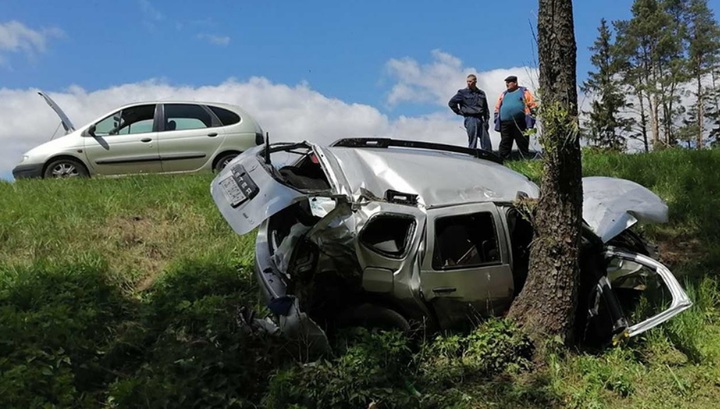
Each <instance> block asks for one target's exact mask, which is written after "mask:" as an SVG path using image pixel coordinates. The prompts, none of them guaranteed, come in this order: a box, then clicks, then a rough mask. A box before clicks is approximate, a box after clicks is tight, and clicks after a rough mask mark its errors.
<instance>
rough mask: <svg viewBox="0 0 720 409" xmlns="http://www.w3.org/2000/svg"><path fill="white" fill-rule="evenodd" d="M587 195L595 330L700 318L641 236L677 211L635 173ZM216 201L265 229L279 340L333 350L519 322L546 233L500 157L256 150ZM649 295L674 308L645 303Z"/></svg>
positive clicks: (460, 152)
mask: <svg viewBox="0 0 720 409" xmlns="http://www.w3.org/2000/svg"><path fill="white" fill-rule="evenodd" d="M583 190H584V196H585V197H584V205H583V218H584V220H585V228H584V233H583V237H584V239H583V248H582V253H581V254H582V255H581V258H582V259H581V260H580V262H581V268H582V283H581V302H580V309H581V311H580V312H579V314H578V318H579V319H578V320H577V321H578V325H580V327H578V328H579V329H580V333H581V336H582V337H584V339H586V340H590V341H600V340H602V341H606V340H610V339H617V338H618V337H629V336H634V335H637V334H639V333H641V332H643V331H646V330H648V329H650V328H652V327H654V326H657V325H658V324H660V323H662V322H664V321H667V320H668V319H670V318H672V317H673V316H675V315H677V314H679V313H680V312H681V311H683V310H685V309H687V308H689V307H690V306H691V304H692V303H691V301H690V300H689V299H688V297H687V295H686V294H685V292H684V290H683V289H682V287H681V286H680V284H679V283H678V281H677V280H676V279H675V277H674V276H673V274H672V273H671V272H670V271H669V270H668V269H667V268H666V267H665V266H664V265H662V264H661V263H659V262H658V261H657V260H655V259H654V258H653V251H652V248H650V247H649V246H648V245H647V244H646V243H645V242H644V241H643V240H642V239H641V238H640V236H639V235H637V234H635V233H633V232H632V231H631V230H628V228H630V227H631V226H632V225H633V224H635V223H636V222H638V221H644V222H665V221H666V219H667V206H666V205H665V203H664V202H663V201H662V200H661V199H660V198H659V197H658V196H657V195H655V194H654V193H652V192H651V191H650V190H648V189H646V188H644V187H642V186H640V185H638V184H636V183H634V182H631V181H627V180H622V179H615V178H604V177H589V178H584V179H583ZM211 192H212V196H213V199H214V200H215V203H216V204H217V206H218V208H219V210H220V212H221V213H222V215H223V216H224V218H225V219H226V220H227V222H228V223H229V224H230V225H231V226H232V228H233V229H234V230H235V232H237V233H238V234H247V233H250V232H251V231H252V230H253V229H255V228H258V230H257V240H256V248H255V275H256V278H257V281H258V283H259V285H260V288H261V289H262V293H263V295H264V297H265V300H266V301H267V304H268V307H269V309H270V311H272V312H273V314H274V315H275V318H276V319H275V322H276V323H277V325H278V330H279V331H281V332H282V333H285V334H288V335H291V336H292V335H302V336H304V337H310V338H312V339H316V340H319V341H320V342H326V341H323V340H324V338H325V333H324V332H323V331H324V330H327V329H328V328H330V329H332V328H334V327H335V326H338V325H348V324H350V325H368V326H374V327H389V328H398V329H405V330H406V329H408V328H410V326H411V323H412V322H414V321H422V322H425V323H427V324H428V325H430V326H433V327H435V328H440V329H447V328H453V327H458V326H463V325H467V324H468V323H476V322H477V321H478V320H479V319H481V318H482V317H487V316H492V315H501V314H503V313H504V312H506V311H507V309H508V308H509V306H510V303H511V302H512V301H513V298H514V297H515V296H516V295H517V294H518V293H519V291H520V289H521V288H522V286H523V284H524V282H525V278H526V276H527V268H528V257H529V246H530V243H531V241H532V238H533V229H532V225H531V223H530V222H529V221H528V218H527V217H525V216H524V215H523V212H522V211H521V209H520V206H518V203H519V202H518V201H517V199H518V198H524V197H529V198H536V197H538V194H539V189H538V187H537V185H536V184H534V183H533V182H532V181H530V180H529V179H528V178H527V177H525V176H523V175H521V174H519V173H517V172H515V171H513V170H510V169H508V168H506V167H504V166H503V165H502V164H501V163H500V160H499V159H498V158H497V157H495V156H494V155H492V154H490V153H487V152H485V151H481V150H471V149H466V148H461V147H456V146H449V145H440V144H431V143H422V142H411V141H400V140H393V139H382V138H379V139H378V138H356V139H343V140H340V141H338V142H336V143H334V144H333V145H331V146H323V145H318V144H313V143H308V142H303V143H296V144H274V145H266V146H261V147H257V148H254V149H252V150H249V151H247V152H245V153H243V154H242V155H240V156H239V157H238V158H236V159H235V160H234V161H233V162H231V163H230V164H229V165H228V166H227V167H226V168H225V169H224V170H223V171H222V172H221V173H220V174H219V175H218V176H217V177H216V178H215V179H214V181H213V182H212V187H211ZM649 293H653V294H654V295H656V296H659V297H660V301H658V302H657V303H656V304H657V305H656V307H658V308H656V309H655V310H653V311H650V310H648V308H641V309H638V306H637V305H638V300H640V299H641V298H642V297H644V296H646V295H647V294H649ZM643 305H645V307H647V305H648V303H643Z"/></svg>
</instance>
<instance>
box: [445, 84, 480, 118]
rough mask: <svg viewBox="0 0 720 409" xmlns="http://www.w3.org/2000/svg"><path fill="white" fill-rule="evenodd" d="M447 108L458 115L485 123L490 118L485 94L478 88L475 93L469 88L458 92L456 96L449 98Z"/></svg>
mask: <svg viewBox="0 0 720 409" xmlns="http://www.w3.org/2000/svg"><path fill="white" fill-rule="evenodd" d="M448 106H449V107H450V109H452V111H453V112H455V113H456V114H458V115H462V116H474V117H477V118H481V119H482V120H483V121H486V122H487V120H488V118H489V117H490V110H489V108H488V103H487V97H486V96H485V92H484V91H483V90H481V89H479V88H478V89H477V90H475V91H473V90H471V89H470V88H463V89H460V90H458V92H457V94H455V96H454V97H452V98H450V102H448Z"/></svg>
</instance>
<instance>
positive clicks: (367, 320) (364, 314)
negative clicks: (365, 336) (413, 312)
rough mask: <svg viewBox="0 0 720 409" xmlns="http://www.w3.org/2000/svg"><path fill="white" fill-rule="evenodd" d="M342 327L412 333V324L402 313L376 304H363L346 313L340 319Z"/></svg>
mask: <svg viewBox="0 0 720 409" xmlns="http://www.w3.org/2000/svg"><path fill="white" fill-rule="evenodd" d="M338 321H339V322H338V323H339V324H340V326H360V327H366V328H371V329H381V330H387V331H391V330H398V331H402V332H408V331H410V323H409V322H408V320H406V319H405V317H403V316H402V315H401V314H400V313H398V312H397V311H395V310H392V309H390V308H385V307H381V306H379V305H375V304H362V305H359V306H357V307H355V308H352V309H350V310H348V311H346V312H345V313H344V314H341V316H340V317H339V319H338Z"/></svg>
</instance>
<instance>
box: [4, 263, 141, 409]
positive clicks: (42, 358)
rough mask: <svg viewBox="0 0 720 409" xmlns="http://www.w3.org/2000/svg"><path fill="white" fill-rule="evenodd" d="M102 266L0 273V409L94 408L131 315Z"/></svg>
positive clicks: (128, 304)
mask: <svg viewBox="0 0 720 409" xmlns="http://www.w3.org/2000/svg"><path fill="white" fill-rule="evenodd" d="M105 271H106V268H105V265H104V264H103V263H102V262H100V261H98V260H90V261H87V262H85V263H83V264H75V265H59V266H51V265H43V264H39V265H36V266H33V267H29V268H21V269H9V268H2V267H0V279H1V280H2V281H0V385H2V386H0V407H3V408H15V407H17V408H36V407H42V408H52V407H76V408H82V407H96V402H95V399H98V398H99V396H101V395H102V394H103V392H104V387H105V385H106V383H107V382H108V381H110V380H112V378H113V375H112V373H111V371H110V370H108V368H107V360H106V357H105V354H104V352H105V351H107V350H108V348H109V346H110V345H111V344H112V343H113V339H114V336H115V329H116V326H117V325H118V323H119V322H120V321H121V320H122V319H123V318H124V316H125V315H126V313H127V312H128V310H130V309H131V305H130V303H128V302H127V301H126V300H125V298H124V297H123V295H122V294H121V293H120V292H119V291H118V289H117V287H116V286H114V285H112V284H111V283H110V282H109V281H108V279H107V277H106V276H105Z"/></svg>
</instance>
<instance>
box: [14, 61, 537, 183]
mask: <svg viewBox="0 0 720 409" xmlns="http://www.w3.org/2000/svg"><path fill="white" fill-rule="evenodd" d="M432 55H433V62H432V63H430V64H427V65H423V64H420V63H418V62H417V61H414V60H411V59H403V60H392V61H390V62H389V63H388V69H389V73H390V75H391V76H392V77H394V78H395V80H396V84H395V85H394V86H393V87H392V89H393V91H394V92H395V95H396V97H394V98H395V99H394V104H396V105H399V104H409V103H415V102H418V101H426V102H430V103H431V104H433V105H435V106H437V107H438V109H437V111H435V112H434V113H431V114H428V115H422V116H414V117H411V116H400V117H397V118H391V117H389V116H388V115H386V114H384V113H383V112H381V111H380V110H379V109H378V108H376V107H373V106H370V105H364V104H356V103H351V102H346V101H342V100H339V99H334V98H329V97H326V96H325V95H322V94H320V93H319V92H317V91H315V90H313V89H312V88H311V87H310V85H308V84H306V83H301V84H297V85H286V84H278V83H272V82H271V81H269V80H268V79H266V78H262V77H253V78H250V79H248V80H247V81H244V82H239V81H237V80H234V79H229V80H227V81H225V82H223V83H221V84H218V85H205V86H182V85H172V84H169V83H167V82H164V81H160V80H149V81H144V82H140V83H133V84H124V85H120V86H115V87H111V88H107V89H102V90H97V91H90V92H89V91H86V90H84V89H82V88H81V87H78V86H73V87H70V88H68V89H67V90H65V91H63V92H59V93H51V94H50V95H51V97H52V98H53V99H54V100H55V101H56V102H57V103H58V105H60V106H61V107H62V108H63V110H64V111H65V113H66V114H67V115H68V117H70V119H71V120H72V121H73V122H74V124H75V126H76V127H80V126H82V125H84V124H86V123H88V122H90V121H91V120H93V119H96V118H98V117H100V116H101V115H103V114H105V113H108V112H110V111H111V110H112V109H114V108H115V107H118V106H120V105H122V104H125V103H130V102H136V101H144V100H145V101H146V100H158V99H159V100H163V99H187V100H195V101H216V102H227V103H231V104H236V105H239V106H240V107H242V108H244V109H245V110H246V111H248V112H249V113H251V114H252V115H253V116H254V117H255V118H256V119H257V120H258V121H259V122H260V124H261V125H262V127H263V128H264V129H265V130H266V131H269V132H270V139H271V141H273V142H280V141H298V140H303V139H306V140H311V141H318V142H325V143H329V142H332V141H335V140H337V139H340V138H345V137H353V136H391V137H393V138H398V139H410V140H422V141H429V142H439V143H449V144H453V145H461V146H463V145H465V144H466V140H467V136H466V134H465V130H464V128H463V121H462V118H459V117H457V116H455V115H454V114H452V112H451V111H450V110H449V109H448V108H447V106H446V103H447V101H448V99H450V97H451V96H452V95H454V93H455V92H456V91H457V89H458V88H461V87H463V86H464V82H465V76H466V75H467V73H469V72H476V70H475V69H473V68H467V67H463V66H462V63H461V62H460V61H459V60H458V59H457V58H455V57H453V56H451V55H449V54H446V53H443V52H441V51H435V52H433V54H432ZM476 74H477V75H478V83H479V85H480V87H481V88H484V89H485V90H486V92H487V93H488V99H489V101H488V102H489V103H490V104H491V106H492V105H493V104H494V100H495V98H496V97H497V95H499V93H500V92H501V91H502V89H503V87H504V82H503V79H504V78H505V76H507V75H509V74H515V75H517V76H518V77H519V78H520V81H521V83H523V84H532V83H533V78H534V75H535V71H534V70H532V69H529V68H524V67H520V68H511V69H503V70H493V71H489V72H476ZM36 91H37V90H32V89H30V90H23V89H0V144H2V145H3V146H4V148H3V149H2V150H1V151H0V178H2V177H3V175H9V172H10V170H11V169H12V167H13V166H14V165H15V164H16V163H17V162H18V160H19V159H20V158H21V155H22V153H23V152H24V151H26V150H28V149H30V148H32V147H34V146H36V145H38V144H40V143H43V142H46V141H47V140H49V139H50V137H51V136H52V133H53V131H54V130H56V129H57V127H58V123H59V119H58V118H57V116H56V115H55V114H54V113H53V112H52V110H51V109H50V107H48V106H47V105H46V104H45V102H44V101H43V100H42V98H40V96H38V95H37V93H36ZM390 95H392V92H391V94H390ZM403 95H404V96H403ZM421 95H425V96H424V97H420V96H421ZM388 102H390V96H388ZM60 130H61V131H62V128H60ZM491 139H492V142H493V146H494V147H495V149H497V146H498V143H499V135H498V134H497V133H495V132H491ZM533 144H534V142H533ZM534 147H535V148H537V147H536V146H534Z"/></svg>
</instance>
